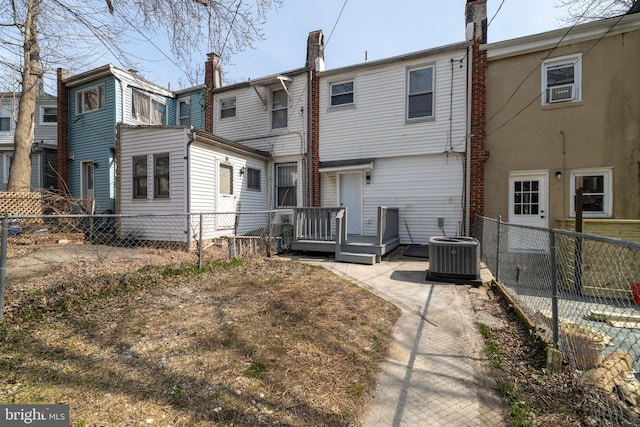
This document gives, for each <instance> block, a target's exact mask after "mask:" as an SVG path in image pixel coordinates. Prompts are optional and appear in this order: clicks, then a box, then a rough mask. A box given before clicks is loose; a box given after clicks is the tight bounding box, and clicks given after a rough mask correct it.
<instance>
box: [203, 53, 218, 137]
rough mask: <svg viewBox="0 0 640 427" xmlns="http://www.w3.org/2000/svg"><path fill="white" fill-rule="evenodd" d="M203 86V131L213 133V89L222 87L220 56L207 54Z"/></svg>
mask: <svg viewBox="0 0 640 427" xmlns="http://www.w3.org/2000/svg"><path fill="white" fill-rule="evenodd" d="M204 84H205V86H206V92H205V97H204V130H206V131H207V132H211V133H213V114H214V111H213V110H214V109H213V93H212V91H213V90H214V89H217V88H219V87H221V86H222V72H221V69H220V55H218V54H217V53H213V52H212V53H208V54H207V62H205V64H204Z"/></svg>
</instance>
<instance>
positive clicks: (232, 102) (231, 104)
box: [220, 96, 236, 119]
mask: <svg viewBox="0 0 640 427" xmlns="http://www.w3.org/2000/svg"><path fill="white" fill-rule="evenodd" d="M235 116H236V97H235V96H234V97H232V98H224V99H221V100H220V118H221V119H228V118H229V117H235Z"/></svg>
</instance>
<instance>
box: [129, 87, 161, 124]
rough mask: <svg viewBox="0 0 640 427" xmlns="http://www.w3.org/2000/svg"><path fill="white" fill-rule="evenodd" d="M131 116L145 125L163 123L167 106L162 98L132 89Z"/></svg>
mask: <svg viewBox="0 0 640 427" xmlns="http://www.w3.org/2000/svg"><path fill="white" fill-rule="evenodd" d="M131 118H132V119H133V120H135V121H137V122H140V123H143V124H145V125H164V124H165V123H166V122H167V106H166V105H165V104H164V100H159V99H156V98H154V97H152V96H150V95H149V94H146V93H144V92H141V91H139V90H135V89H133V90H132V91H131Z"/></svg>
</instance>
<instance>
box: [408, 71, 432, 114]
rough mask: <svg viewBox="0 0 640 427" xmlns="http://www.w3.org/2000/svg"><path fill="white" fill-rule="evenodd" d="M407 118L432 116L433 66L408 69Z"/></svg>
mask: <svg viewBox="0 0 640 427" xmlns="http://www.w3.org/2000/svg"><path fill="white" fill-rule="evenodd" d="M407 78H408V84H407V119H409V120H412V119H420V118H428V117H433V67H426V68H419V69H414V70H409V71H408V75H407Z"/></svg>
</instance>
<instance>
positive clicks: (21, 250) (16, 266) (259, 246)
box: [0, 210, 293, 315]
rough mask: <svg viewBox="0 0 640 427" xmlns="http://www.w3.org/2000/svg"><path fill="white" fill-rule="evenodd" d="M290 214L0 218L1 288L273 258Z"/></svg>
mask: <svg viewBox="0 0 640 427" xmlns="http://www.w3.org/2000/svg"><path fill="white" fill-rule="evenodd" d="M292 221H293V210H277V211H259V212H231V213H198V214H172V215H168V214H167V215H164V214H163V215H106V214H105V215H30V216H6V217H4V218H3V219H2V239H1V242H0V315H1V314H2V310H3V308H4V302H5V289H8V291H10V292H13V293H20V292H25V291H29V290H33V289H38V287H39V284H38V283H37V282H38V281H43V280H44V281H47V282H48V283H62V282H64V281H67V280H72V279H78V278H89V277H94V276H95V275H97V274H126V273H127V272H130V271H134V270H136V269H140V268H142V267H144V266H151V265H154V266H157V265H169V264H177V263H189V262H190V263H194V264H195V263H198V266H199V267H201V266H202V263H203V262H205V261H223V260H227V259H232V258H247V257H253V256H260V257H262V256H271V255H273V254H276V253H278V252H281V251H283V250H286V249H288V247H289V245H290V243H291V239H292V236H293V225H292V224H291V222H292Z"/></svg>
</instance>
